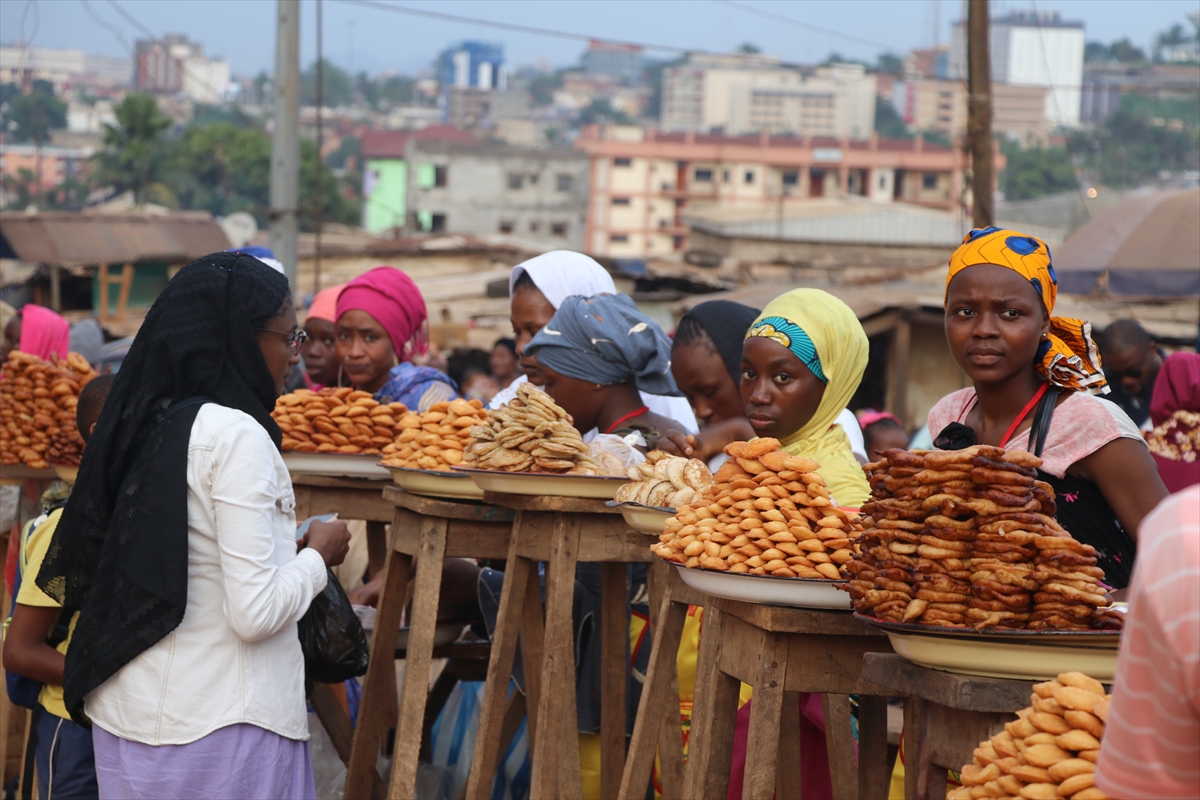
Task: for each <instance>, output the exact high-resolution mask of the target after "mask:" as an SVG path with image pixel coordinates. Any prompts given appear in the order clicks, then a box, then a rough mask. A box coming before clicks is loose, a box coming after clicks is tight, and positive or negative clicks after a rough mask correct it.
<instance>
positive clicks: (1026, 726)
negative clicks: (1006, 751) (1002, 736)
mask: <svg viewBox="0 0 1200 800" xmlns="http://www.w3.org/2000/svg"><path fill="white" fill-rule="evenodd" d="M1004 730H1005V731H1007V732H1008V734H1009V735H1010V736H1013V737H1015V738H1018V739H1025V738H1026V737H1029V736H1033V735H1034V734H1035V733H1037V728H1035V727H1033V723H1032V722H1030V721H1029V720H1028V719H1017V720H1014V721H1012V722H1008V723H1005V725H1004ZM1013 749H1014V750H1015V749H1016V748H1015V747H1014V748H1013Z"/></svg>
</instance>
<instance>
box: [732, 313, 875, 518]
mask: <svg viewBox="0 0 1200 800" xmlns="http://www.w3.org/2000/svg"><path fill="white" fill-rule="evenodd" d="M867 350H868V344H867V335H866V333H864V332H863V329H862V325H860V324H859V322H858V317H856V316H855V315H854V312H853V311H851V310H850V307H849V306H847V305H846V304H845V303H843V302H842V301H841V300H839V299H837V298H836V297H834V296H833V295H831V294H829V293H828V292H823V291H821V290H820V289H795V290H793V291H790V292H788V293H787V294H784V295H780V296H779V297H777V298H775V299H774V300H772V301H771V302H770V303H768V304H767V307H766V308H764V309H763V311H762V314H760V315H759V317H758V319H757V320H755V322H754V324H753V325H751V326H750V330H749V331H748V332H747V333H746V341H745V342H744V343H743V345H742V382H741V391H742V400H743V402H744V403H745V406H746V417H747V419H749V421H750V425H751V427H753V428H754V431H755V433H757V434H758V435H759V436H771V437H774V438H776V439H779V441H780V443H781V444H782V445H783V448H784V449H785V450H787V451H788V452H789V453H791V454H792V455H796V456H802V457H804V458H809V459H812V460H813V461H816V462H817V463H818V464H820V465H821V469H820V473H821V476H822V477H823V478H824V479H825V483H826V484H827V485H828V486H829V492H830V494H832V495H833V499H834V501H835V502H836V503H838V505H841V506H847V507H852V508H857V507H858V506H860V505H862V504H863V503H864V502H865V501H866V499H867V496H868V495H869V494H870V493H871V489H870V487H869V486H868V485H867V480H866V478H865V477H864V476H863V471H862V467H861V466H860V465H859V463H858V461H857V460H856V459H855V458H854V453H853V452H852V451H851V449H850V440H849V439H848V438H847V437H846V433H845V431H843V430H842V428H841V427H840V426H838V425H835V424H834V422H835V420H836V419H837V417H838V414H840V413H841V411H842V409H843V408H845V407H846V405H847V404H848V403H849V402H850V398H851V397H853V396H854V392H855V391H857V389H858V385H859V383H861V382H862V377H863V371H864V370H865V369H866V368H867Z"/></svg>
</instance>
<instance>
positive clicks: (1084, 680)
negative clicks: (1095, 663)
mask: <svg viewBox="0 0 1200 800" xmlns="http://www.w3.org/2000/svg"><path fill="white" fill-rule="evenodd" d="M1058 681H1059V683H1061V684H1062V685H1063V686H1074V687H1075V688H1077V689H1086V690H1087V691H1089V692H1091V693H1092V694H1097V695H1100V696H1101V697H1104V684H1103V683H1101V682H1100V681H1098V680H1096V679H1095V678H1093V677H1092V676H1090V675H1085V674H1084V673H1082V672H1064V673H1063V674H1061V675H1059V676H1058Z"/></svg>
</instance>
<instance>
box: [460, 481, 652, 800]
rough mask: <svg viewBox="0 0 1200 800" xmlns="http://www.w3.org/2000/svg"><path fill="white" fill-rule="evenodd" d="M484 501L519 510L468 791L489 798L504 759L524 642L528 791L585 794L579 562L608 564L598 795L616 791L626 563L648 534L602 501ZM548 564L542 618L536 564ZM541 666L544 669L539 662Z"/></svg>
mask: <svg viewBox="0 0 1200 800" xmlns="http://www.w3.org/2000/svg"><path fill="white" fill-rule="evenodd" d="M484 502H486V503H491V504H494V505H499V506H504V507H506V508H512V509H516V510H517V514H516V518H515V519H514V520H513V525H512V540H511V541H510V543H509V548H508V556H507V561H506V566H505V574H504V588H503V590H502V591H501V593H500V610H499V616H498V617H497V620H496V629H495V631H494V632H493V634H492V659H491V662H490V663H489V664H488V677H487V684H486V686H485V688H484V693H483V701H482V708H481V710H480V717H479V733H478V736H477V738H476V741H475V757H474V760H473V761H472V763H471V777H470V780H469V781H468V783H467V797H470V798H487V797H488V796H489V795H490V794H491V789H492V780H493V776H494V775H495V772H496V765H497V760H498V758H499V746H498V745H499V740H500V733H501V728H502V724H503V717H504V708H505V703H506V698H507V697H508V687H509V683H510V680H511V678H512V668H513V659H514V657H515V655H516V647H517V639H518V637H519V638H520V642H521V663H522V664H523V665H524V674H525V693H526V703H527V706H528V719H529V728H528V730H529V735H530V747H531V756H532V761H533V774H532V777H531V780H530V792H529V794H530V797H532V798H536V799H537V800H540V799H541V798H549V797H562V798H576V797H581V796H582V791H583V790H582V786H581V784H580V772H579V739H578V719H577V709H576V706H575V702H576V700H575V641H574V636H573V626H572V619H571V613H572V607H573V603H574V598H575V566H576V564H578V563H579V562H585V563H587V562H595V563H602V564H603V565H604V567H603V577H602V584H601V613H600V642H601V645H600V646H601V654H602V663H603V666H602V670H603V672H602V677H601V686H600V691H601V698H602V701H603V703H602V706H601V712H600V727H601V734H600V735H601V743H600V770H601V781H600V782H601V796H602V797H615V796H616V794H617V791H618V790H619V787H620V783H621V772H622V770H623V769H624V766H625V681H626V677H627V673H628V665H627V662H626V659H625V653H626V650H627V648H628V642H629V628H628V624H627V622H626V616H625V610H626V602H627V594H626V565H628V564H637V563H648V562H650V561H652V560H653V555H652V554H651V553H650V548H649V540H648V538H647V537H646V536H645V534H641V533H638V532H636V531H632V530H630V529H629V526H628V525H626V524H625V521H624V520H623V519H622V518H621V515H620V514H619V513H617V512H616V510H615V509H612V508H609V507H608V506H606V505H605V504H604V501H602V500H585V499H579V498H571V497H534V496H529V495H512V494H499V493H492V492H485V493H484ZM538 561H543V562H547V566H546V601H545V613H544V622H543V609H542V598H541V586H540V584H539V581H538V573H537V568H536V567H535V566H534V562H538ZM539 665H540V668H539Z"/></svg>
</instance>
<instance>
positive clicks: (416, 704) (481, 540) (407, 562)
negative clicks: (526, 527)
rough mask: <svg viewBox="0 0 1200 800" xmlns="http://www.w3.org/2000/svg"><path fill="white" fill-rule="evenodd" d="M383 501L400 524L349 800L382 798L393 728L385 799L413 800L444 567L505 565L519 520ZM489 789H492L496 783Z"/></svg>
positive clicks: (460, 505) (394, 497)
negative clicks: (404, 632) (402, 648)
mask: <svg viewBox="0 0 1200 800" xmlns="http://www.w3.org/2000/svg"><path fill="white" fill-rule="evenodd" d="M383 498H384V499H385V500H386V501H387V502H388V503H389V504H391V506H392V507H393V509H394V511H395V517H394V519H393V521H392V536H391V547H390V550H389V552H388V554H387V559H386V561H385V562H384V565H383V576H384V577H383V588H382V590H381V592H380V595H379V611H378V614H377V615H376V617H375V634H374V641H373V642H372V648H371V662H370V665H369V666H368V667H367V678H366V681H365V684H364V686H363V695H362V702H361V704H360V706H359V708H360V710H359V715H358V727H357V729H356V730H355V732H354V746H353V749H352V752H351V756H350V764H349V767H348V770H347V775H346V795H345V796H346V797H347V798H351V799H352V800H358V798H363V797H372V796H378V792H377V788H378V786H379V785H380V784H379V783H378V782H379V781H380V778H379V774H378V772H377V771H376V769H375V762H376V760H377V759H378V756H379V747H380V744H381V743H382V742H383V740H384V738H385V737H386V735H387V730H388V728H389V727H391V726H392V725H394V726H395V728H396V740H395V746H394V748H393V756H392V778H391V784H390V786H389V787H388V792H387V796H388V797H390V798H409V797H413V796H414V794H415V791H416V779H417V763H418V759H419V757H420V752H421V740H422V734H423V732H424V730H425V713H426V705H427V700H428V697H429V693H430V688H429V674H430V668H431V662H432V660H433V658H434V647H433V639H434V633H435V629H436V627H437V606H438V594H439V592H440V590H441V585H442V564H443V562H444V561H445V559H446V558H501V557H502V556H503V555H505V554H506V553H507V552H508V551H509V537H510V534H511V530H512V523H511V521H512V519H513V513H512V512H511V511H509V510H508V509H505V508H496V507H495V506H491V505H484V504H481V503H478V502H471V501H452V500H437V499H433V498H430V497H422V496H419V495H414V494H409V493H408V492H405V491H403V490H402V489H400V488H399V487H396V486H388V487H387V488H385V489H384V491H383ZM414 558H417V567H416V579H415V581H413V584H412V586H413V588H412V592H411V597H412V613H411V616H410V619H409V635H408V649H407V651H406V652H403V653H402V654H401V657H404V658H405V659H406V664H405V670H404V685H403V688H402V689H401V692H400V699H399V704H397V701H396V673H395V659H396V657H397V653H396V637H397V635H398V633H399V630H400V617H401V614H402V613H403V611H404V607H405V606H406V605H408V597H409V594H410V593H409V591H408V587H409V576H410V574H411V572H412V562H413V559H414ZM476 647H478V645H477V646H476ZM497 735H499V731H497ZM497 746H499V745H498V744H497ZM476 752H477V753H478V743H477V745H476ZM488 786H489V789H490V787H491V784H490V782H489V784H488Z"/></svg>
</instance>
